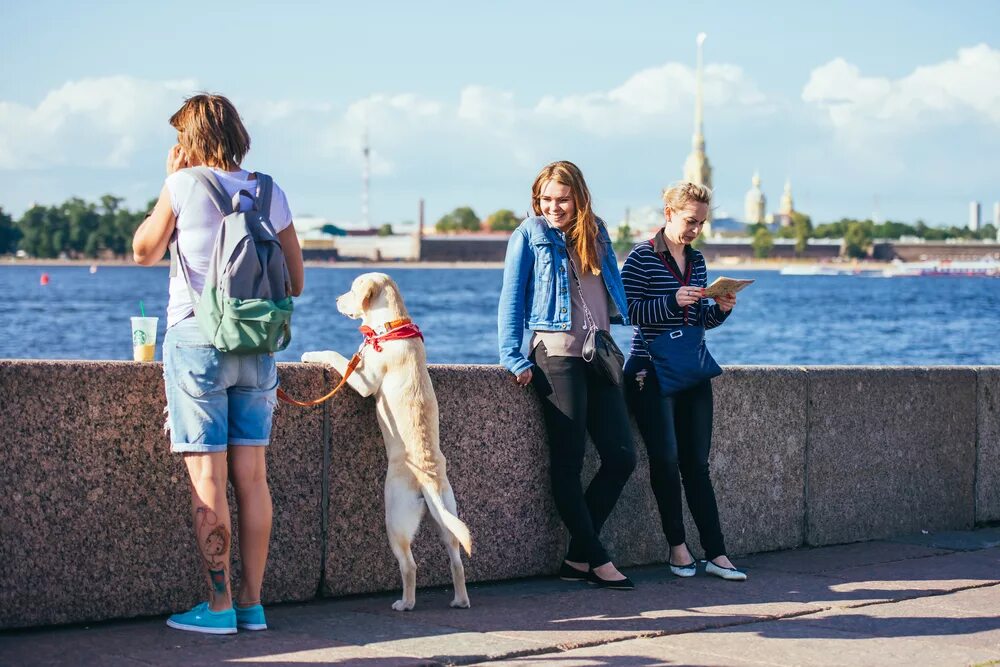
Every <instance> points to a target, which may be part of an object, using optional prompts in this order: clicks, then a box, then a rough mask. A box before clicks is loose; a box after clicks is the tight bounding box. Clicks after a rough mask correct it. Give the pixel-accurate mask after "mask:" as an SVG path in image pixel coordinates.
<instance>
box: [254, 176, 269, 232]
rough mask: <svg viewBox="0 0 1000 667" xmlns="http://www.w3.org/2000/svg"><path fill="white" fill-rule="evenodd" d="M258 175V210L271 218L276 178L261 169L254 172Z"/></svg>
mask: <svg viewBox="0 0 1000 667" xmlns="http://www.w3.org/2000/svg"><path fill="white" fill-rule="evenodd" d="M254 176H256V177H257V197H256V198H255V199H256V202H257V204H256V206H257V210H258V211H259V212H261V213H263V214H264V217H265V218H267V219H269V220H270V218H271V191H272V190H273V189H274V180H273V179H272V178H271V177H270V176H268V175H267V174H262V173H260V172H259V171H255V172H254Z"/></svg>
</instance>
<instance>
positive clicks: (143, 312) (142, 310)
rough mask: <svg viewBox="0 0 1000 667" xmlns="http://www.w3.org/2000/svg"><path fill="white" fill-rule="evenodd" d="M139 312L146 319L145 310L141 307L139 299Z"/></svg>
mask: <svg viewBox="0 0 1000 667" xmlns="http://www.w3.org/2000/svg"><path fill="white" fill-rule="evenodd" d="M139 312H140V313H142V316H143V317H146V308H145V307H144V306H143V305H142V299H139Z"/></svg>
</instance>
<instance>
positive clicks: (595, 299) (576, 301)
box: [531, 247, 611, 357]
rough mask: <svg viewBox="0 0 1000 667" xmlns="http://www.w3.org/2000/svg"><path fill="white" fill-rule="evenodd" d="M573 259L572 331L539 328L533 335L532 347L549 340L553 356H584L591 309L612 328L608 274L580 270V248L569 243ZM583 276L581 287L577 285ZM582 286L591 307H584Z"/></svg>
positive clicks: (604, 325) (606, 327) (547, 349)
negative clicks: (605, 284) (578, 251)
mask: <svg viewBox="0 0 1000 667" xmlns="http://www.w3.org/2000/svg"><path fill="white" fill-rule="evenodd" d="M567 250H568V251H569V258H570V260H572V261H571V262H570V273H571V276H570V278H571V280H570V313H569V314H570V328H569V330H568V331H535V332H534V335H533V336H532V337H531V349H534V348H535V346H536V345H538V344H539V343H545V352H546V354H547V355H548V356H550V357H582V356H583V341H584V340H586V338H587V329H588V324H589V322H587V321H586V320H587V317H586V314H585V311H586V309H589V310H590V315H591V317H593V318H594V323H595V324H596V325H597V328H598V329H604V330H605V331H608V330H610V329H611V316H610V315H609V314H608V289H607V287H605V286H604V277H603V276H600V275H596V276H595V275H594V274H593V273H591V272H590V271H582V272H580V273H579V274H578V273H577V271H576V269H577V267H579V266H580V258H579V256H578V255H577V254H576V251H575V250H574V249H572V248H569V247H567ZM577 278H579V280H580V282H579V287H577V280H576V279H577ZM581 288H582V290H583V299H586V301H587V303H586V306H587V308H584V303H583V299H581V298H580V291H581Z"/></svg>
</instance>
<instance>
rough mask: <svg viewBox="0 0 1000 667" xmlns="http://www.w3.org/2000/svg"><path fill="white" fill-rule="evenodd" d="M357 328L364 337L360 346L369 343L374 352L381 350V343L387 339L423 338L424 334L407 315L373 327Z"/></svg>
mask: <svg viewBox="0 0 1000 667" xmlns="http://www.w3.org/2000/svg"><path fill="white" fill-rule="evenodd" d="M358 330H359V331H361V333H362V335H363V336H364V337H365V340H364V342H363V343H362V344H361V347H362V348H363V347H364V346H365V345H371V346H372V348H374V350H375V351H376V352H381V351H382V343H384V342H385V341H387V340H402V339H404V338H419V339H420V340H423V339H424V334H423V333H422V332H421V331H420V327H418V326H417V325H416V324H414V323H413V321H412V320H410V318H408V317H401V318H400V319H398V320H392V321H391V322H386V323H385V324H382V325H381V326H379V327H377V328H374V329H373V328H372V327H368V326H361V327H359V328H358Z"/></svg>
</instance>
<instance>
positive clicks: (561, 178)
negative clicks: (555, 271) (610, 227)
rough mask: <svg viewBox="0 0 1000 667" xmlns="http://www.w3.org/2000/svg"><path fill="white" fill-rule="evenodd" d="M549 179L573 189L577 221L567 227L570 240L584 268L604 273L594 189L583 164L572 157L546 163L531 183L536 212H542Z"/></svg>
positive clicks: (536, 213)
mask: <svg viewBox="0 0 1000 667" xmlns="http://www.w3.org/2000/svg"><path fill="white" fill-rule="evenodd" d="M549 181H555V182H556V183H560V184H561V185H565V186H566V187H568V188H569V189H570V192H572V193H573V204H574V206H575V208H576V221H575V222H574V223H573V224H572V225H570V228H569V229H568V230H567V231H566V240H567V242H568V243H570V244H572V246H573V249H574V250H575V251H576V254H577V256H578V257H579V258H580V264H582V266H581V267H580V270H581V271H590V272H591V273H593V274H594V275H599V274H600V273H601V256H600V253H599V249H598V247H597V245H598V244H597V218H596V217H595V216H594V211H593V209H592V208H591V206H590V190H588V189H587V182H586V181H585V180H583V174H582V173H581V172H580V168H579V167H577V166H576V165H575V164H573V163H572V162H569V161H568V160H559V161H558V162H553V163H552V164H548V165H545V167H543V168H542V170H541V171H540V172H538V176H537V177H536V178H535V183H534V185H532V186H531V207H532V209H533V210H534V212H535V215H542V206H541V196H542V188H544V187H545V184H546V183H548V182H549Z"/></svg>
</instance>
